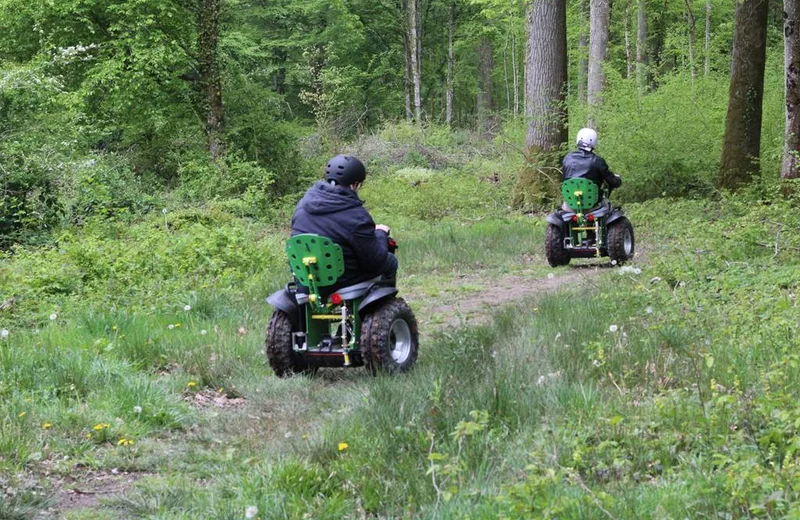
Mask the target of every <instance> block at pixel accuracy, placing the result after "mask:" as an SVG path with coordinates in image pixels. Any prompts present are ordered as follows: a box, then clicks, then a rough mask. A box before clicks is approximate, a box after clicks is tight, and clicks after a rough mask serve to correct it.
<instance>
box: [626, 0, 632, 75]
mask: <svg viewBox="0 0 800 520" xmlns="http://www.w3.org/2000/svg"><path fill="white" fill-rule="evenodd" d="M625 77H626V78H627V79H631V78H632V77H633V49H632V48H631V0H627V2H626V4H625Z"/></svg>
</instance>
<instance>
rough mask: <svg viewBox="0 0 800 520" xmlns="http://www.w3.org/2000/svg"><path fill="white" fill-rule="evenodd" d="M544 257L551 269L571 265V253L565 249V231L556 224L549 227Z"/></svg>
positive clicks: (545, 240)
mask: <svg viewBox="0 0 800 520" xmlns="http://www.w3.org/2000/svg"><path fill="white" fill-rule="evenodd" d="M544 255H545V256H546V257H547V263H548V264H550V267H558V266H561V265H567V264H568V263H569V252H567V250H566V249H565V248H564V230H563V229H562V228H560V227H558V226H556V225H555V224H550V225H548V226H547V233H546V234H545V239H544Z"/></svg>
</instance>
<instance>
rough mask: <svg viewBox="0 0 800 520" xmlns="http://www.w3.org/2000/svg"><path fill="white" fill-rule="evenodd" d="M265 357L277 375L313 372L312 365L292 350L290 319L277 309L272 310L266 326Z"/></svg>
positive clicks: (284, 375)
mask: <svg viewBox="0 0 800 520" xmlns="http://www.w3.org/2000/svg"><path fill="white" fill-rule="evenodd" d="M266 351H267V359H268V360H269V366H270V367H272V371H273V372H275V375H276V376H278V377H289V376H291V375H293V374H313V372H314V367H310V366H309V365H308V363H306V361H305V360H304V359H303V358H302V357H301V356H300V355H298V354H297V353H296V352H295V351H294V347H293V346H292V321H291V320H290V319H289V316H288V315H287V314H286V313H285V312H283V311H281V310H278V309H275V310H274V311H273V312H272V317H271V318H270V319H269V325H268V326H267V340H266Z"/></svg>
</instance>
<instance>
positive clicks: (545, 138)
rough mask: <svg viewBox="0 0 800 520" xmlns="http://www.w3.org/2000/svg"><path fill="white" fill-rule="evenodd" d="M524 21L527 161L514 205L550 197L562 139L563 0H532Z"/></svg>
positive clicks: (527, 204) (564, 131) (555, 183)
mask: <svg viewBox="0 0 800 520" xmlns="http://www.w3.org/2000/svg"><path fill="white" fill-rule="evenodd" d="M527 26H528V45H527V46H526V61H527V73H526V78H525V97H526V99H527V110H526V114H525V115H526V117H527V118H528V136H527V152H526V156H527V165H526V167H525V168H524V169H523V170H522V172H520V176H519V180H518V183H517V186H516V187H515V191H514V201H513V202H514V205H515V206H517V207H535V206H541V205H542V204H543V203H546V202H548V201H552V200H554V199H555V195H556V192H557V189H558V182H559V181H560V174H559V171H558V165H559V159H560V157H559V153H560V150H561V147H562V145H563V144H564V143H565V142H566V141H567V126H566V122H567V109H566V87H567V6H566V0H531V1H530V3H529V4H528V16H527Z"/></svg>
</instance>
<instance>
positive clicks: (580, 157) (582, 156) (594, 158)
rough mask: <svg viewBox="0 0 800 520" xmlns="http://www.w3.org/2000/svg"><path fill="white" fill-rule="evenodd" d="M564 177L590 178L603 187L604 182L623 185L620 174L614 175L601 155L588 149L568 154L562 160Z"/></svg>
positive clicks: (617, 185) (611, 186) (609, 185)
mask: <svg viewBox="0 0 800 520" xmlns="http://www.w3.org/2000/svg"><path fill="white" fill-rule="evenodd" d="M562 167H563V172H564V178H563V180H567V179H573V178H575V177H581V178H584V179H589V180H591V181H593V182H594V183H595V184H597V186H598V187H601V188H602V184H603V182H605V183H606V184H608V187H609V188H611V189H613V188H619V187H620V186H621V185H622V179H621V178H620V177H619V175H614V174H613V173H611V170H609V169H608V164H606V161H605V160H604V159H603V158H602V157H600V156H599V155H595V154H594V152H587V151H586V150H578V151H575V152H572V153H570V154H567V156H566V157H564V161H563V162H562Z"/></svg>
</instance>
